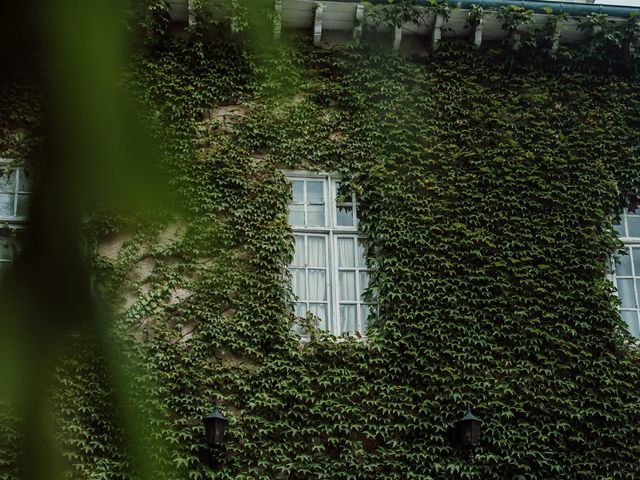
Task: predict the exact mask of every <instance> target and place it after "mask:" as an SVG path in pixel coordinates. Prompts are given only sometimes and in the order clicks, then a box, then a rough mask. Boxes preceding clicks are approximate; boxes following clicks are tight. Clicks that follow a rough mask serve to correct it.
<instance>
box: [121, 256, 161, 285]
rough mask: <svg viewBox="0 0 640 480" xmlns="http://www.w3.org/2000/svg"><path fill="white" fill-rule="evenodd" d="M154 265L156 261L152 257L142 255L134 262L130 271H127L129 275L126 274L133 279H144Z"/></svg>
mask: <svg viewBox="0 0 640 480" xmlns="http://www.w3.org/2000/svg"><path fill="white" fill-rule="evenodd" d="M155 266H156V261H155V259H154V258H153V257H144V258H143V259H142V260H140V261H139V262H138V263H136V265H135V266H134V267H133V269H132V270H131V272H129V275H127V278H129V279H130V280H133V281H141V280H145V279H146V278H148V277H149V275H151V272H153V269H154V268H155Z"/></svg>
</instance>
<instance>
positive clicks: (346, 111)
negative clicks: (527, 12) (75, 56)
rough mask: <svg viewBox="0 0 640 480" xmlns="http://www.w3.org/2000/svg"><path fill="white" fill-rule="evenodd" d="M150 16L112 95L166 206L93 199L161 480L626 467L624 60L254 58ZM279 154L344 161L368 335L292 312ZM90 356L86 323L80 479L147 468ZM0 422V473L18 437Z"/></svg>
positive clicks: (632, 361) (108, 288)
mask: <svg viewBox="0 0 640 480" xmlns="http://www.w3.org/2000/svg"><path fill="white" fill-rule="evenodd" d="M514 13H517V14H518V15H520V13H522V12H520V13H518V12H516V11H515V10H513V9H512V10H509V11H504V12H502V14H503V15H505V17H504V18H505V20H504V21H505V22H506V23H509V22H512V23H510V25H515V24H516V23H518V22H520V21H519V20H518V21H515V20H513V16H512V15H514ZM164 14H165V12H162V15H164ZM523 14H524V13H523ZM510 19H511V20H510ZM512 20H513V21H512ZM145 25H146V24H145ZM155 25H156V26H154V27H153V28H152V29H151V36H152V38H151V39H149V38H147V41H148V42H150V43H151V44H148V45H147V47H145V49H144V50H141V51H140V53H139V55H137V56H135V57H134V58H132V60H131V64H130V68H129V72H128V74H127V85H128V86H129V89H130V91H131V92H132V94H133V95H134V96H135V97H136V98H137V100H138V101H139V102H140V103H141V104H143V105H145V106H146V107H147V109H148V117H147V123H148V124H149V126H150V128H151V129H152V131H153V132H154V135H155V138H156V140H157V142H158V145H159V148H160V153H161V158H160V159H159V161H160V162H161V163H162V164H163V166H164V167H165V168H166V170H167V171H170V172H171V186H172V191H173V193H174V196H175V201H176V203H177V204H178V205H180V213H179V214H176V213H175V212H172V211H167V212H154V214H153V215H147V216H144V218H130V217H129V216H127V215H126V214H123V213H122V212H112V211H104V212H96V214H95V215H94V216H93V217H92V218H91V219H90V222H89V224H88V226H87V230H88V235H89V236H92V237H94V238H95V239H96V242H97V244H98V248H97V251H96V253H95V255H94V258H93V263H94V274H95V285H96V293H97V295H98V296H99V297H100V298H101V299H102V300H103V302H104V304H105V309H106V308H109V309H111V310H113V311H116V312H118V314H117V317H116V320H115V322H114V324H113V325H112V327H111V335H112V336H113V337H114V338H117V339H118V341H119V345H121V348H122V351H123V352H124V353H123V357H124V358H126V359H128V362H127V365H129V367H127V368H130V369H131V370H132V372H134V373H132V374H131V378H133V386H134V387H135V388H132V389H131V390H130V395H131V396H132V399H130V400H131V401H136V402H138V403H139V404H142V405H144V408H145V412H146V413H145V414H146V415H147V416H148V419H149V422H148V423H149V432H147V437H148V438H150V439H151V440H153V442H157V446H156V443H152V445H154V448H153V449H152V453H151V455H152V458H153V462H154V465H155V467H156V468H157V478H164V477H167V478H191V479H200V478H217V479H247V480H248V479H256V478H258V479H274V478H283V479H285V478H287V479H345V480H346V479H370V478H376V479H398V480H400V479H402V480H405V479H429V478H468V479H471V478H475V479H486V478H522V479H525V478H576V479H577V478H633V477H635V476H638V475H640V467H639V464H638V462H637V458H638V456H639V454H640V422H638V421H637V420H638V419H637V413H636V412H638V411H640V398H639V397H638V393H637V392H638V389H639V387H640V378H639V374H640V365H639V363H638V362H639V360H640V359H639V356H638V351H637V346H636V343H635V341H634V340H633V339H632V338H631V337H630V335H629V334H628V333H627V331H626V326H625V325H624V324H623V322H622V321H621V319H620V317H619V314H618V311H617V300H616V299H615V295H614V293H613V289H612V286H611V284H610V282H609V280H607V278H606V275H607V273H608V262H607V259H608V258H610V256H611V255H612V254H613V253H614V252H615V251H616V250H617V249H618V248H619V247H620V244H619V242H618V240H617V239H616V235H615V232H614V231H613V229H612V228H611V226H610V224H611V221H612V219H613V218H614V217H615V216H616V215H617V213H618V212H619V211H620V209H621V207H622V205H624V204H625V203H626V202H627V201H628V200H629V199H630V198H631V197H632V196H633V195H637V194H638V190H639V187H640V175H639V172H640V141H639V139H638V131H639V129H640V93H639V92H640V89H639V88H638V87H639V86H640V78H639V77H638V74H637V73H635V70H634V68H633V67H634V65H633V64H632V63H631V64H630V63H625V64H622V63H616V64H615V65H614V64H610V63H609V62H608V61H607V62H604V61H603V62H594V63H585V62H583V61H582V58H584V57H581V56H580V55H582V53H575V56H569V57H565V58H563V59H562V60H558V61H557V62H556V61H551V60H550V59H549V56H548V55H547V54H546V53H545V52H536V48H535V45H523V46H522V48H520V49H519V51H518V52H517V55H518V56H514V53H513V52H512V51H511V50H505V49H504V47H500V48H498V49H488V50H482V51H478V50H475V49H473V48H471V47H469V46H466V45H458V44H454V43H448V42H447V43H444V45H443V46H442V48H441V49H440V50H438V51H437V52H434V53H433V55H431V56H430V57H428V58H421V59H414V58H409V57H405V56H402V55H394V54H392V53H390V52H388V51H387V50H384V49H378V48H374V47H370V46H367V45H366V43H365V44H363V45H348V46H345V47H342V48H339V49H333V50H317V49H310V48H309V47H307V43H306V42H305V43H297V42H295V41H293V43H291V44H290V45H289V46H287V44H285V43H283V44H281V45H277V46H274V47H273V48H272V49H270V50H269V51H267V52H264V51H262V49H260V48H256V47H255V46H253V45H249V44H246V43H244V42H243V41H242V39H241V38H238V36H236V35H235V34H234V32H232V31H231V29H230V30H229V34H228V35H224V36H220V35H216V36H215V38H214V37H212V36H211V32H208V31H207V28H206V25H204V26H199V27H197V28H201V30H197V28H196V29H194V31H193V32H192V34H191V35H184V36H170V35H164V34H163V35H158V33H159V32H158V30H157V24H155ZM514 31H515V30H514ZM606 41H609V40H608V39H607V40H606ZM616 41H617V40H616ZM589 48H591V47H589ZM525 56H526V57H525ZM521 58H531V59H534V61H531V62H526V63H523V62H514V59H521ZM22 85H27V84H24V83H23V84H22ZM16 88H17V90H15V91H13V93H11V92H9V93H10V94H9V95H2V96H0V99H2V100H1V101H2V102H6V103H7V105H8V107H10V108H6V109H5V108H3V109H2V110H3V111H7V112H12V113H11V115H10V117H9V118H6V119H3V120H2V123H1V124H0V127H1V129H2V134H1V135H0V138H1V140H0V142H1V143H0V146H1V149H2V151H3V152H4V154H6V155H11V156H16V155H25V156H26V155H27V154H28V152H29V148H30V147H29V145H31V143H30V142H36V141H37V137H35V135H29V134H27V133H25V132H31V133H33V132H36V131H37V124H38V117H37V112H38V108H37V106H38V96H37V94H36V93H35V91H33V92H32V94H30V95H27V94H25V95H23V94H22V92H23V91H24V92H26V91H27V90H28V89H27V87H20V88H18V87H16ZM23 88H24V90H23ZM25 98H26V100H24V101H23V99H25ZM24 139H27V140H26V141H23V140H24ZM283 168H301V169H309V170H314V171H320V170H322V171H332V172H337V173H340V174H342V175H343V177H344V179H345V183H346V184H347V185H348V186H349V187H350V188H353V189H354V190H355V191H356V192H357V194H358V196H359V206H360V211H359V214H360V228H361V230H362V233H363V234H364V235H366V237H367V260H368V262H369V265H370V266H371V267H372V284H373V286H374V287H373V288H375V290H376V292H377V310H378V312H379V313H378V315H377V318H372V319H371V323H372V324H373V325H372V327H371V328H370V329H369V331H368V332H367V339H366V340H364V339H362V338H359V337H357V336H356V337H349V336H344V337H342V338H340V339H336V338H334V337H332V336H331V335H329V334H328V333H326V332H323V331H322V330H320V329H318V328H316V327H315V323H314V319H313V318H312V317H310V318H305V319H297V318H295V317H294V316H293V315H292V313H291V310H290V308H289V306H288V301H289V300H290V299H291V290H290V287H289V279H288V277H287V275H286V268H285V267H286V265H287V263H288V262H289V261H290V260H291V256H292V249H293V242H292V235H291V231H290V229H289V227H288V223H287V205H288V202H289V200H290V189H289V187H288V184H287V182H286V181H285V179H284V177H283V174H282V173H281V169H283ZM300 323H302V324H304V325H305V327H306V329H307V330H308V331H309V338H308V339H307V340H304V341H301V340H300V338H299V337H298V335H297V334H296V333H294V328H293V327H294V326H295V324H300ZM95 352H96V348H95V341H94V339H93V338H92V336H91V335H79V336H74V337H72V338H70V339H69V341H68V348H67V349H66V350H65V351H64V352H63V354H62V359H61V361H60V364H59V365H57V366H56V368H57V376H56V377H57V381H56V384H55V385H54V386H53V387H52V391H53V394H52V400H51V401H52V402H53V403H54V404H56V405H58V406H59V408H58V412H59V415H58V416H57V418H56V424H57V428H58V430H59V433H60V441H61V442H62V445H63V447H64V455H65V458H66V460H67V461H68V464H69V476H70V477H71V478H108V479H116V478H118V479H119V478H136V477H137V473H136V465H137V464H136V459H135V456H134V455H132V453H131V449H130V444H131V441H130V438H129V437H128V435H127V432H126V429H125V428H124V427H123V422H122V418H121V412H119V411H118V409H117V408H116V407H115V405H118V402H117V399H115V398H114V395H115V394H114V391H113V388H112V382H113V381H114V379H113V378H111V375H112V372H111V371H110V370H109V369H108V368H106V367H105V361H104V358H105V357H106V356H107V353H106V352H103V353H104V355H105V357H103V356H101V355H95ZM215 401H218V402H220V409H221V410H222V411H223V413H224V414H225V415H226V416H227V417H228V418H229V422H230V425H229V430H228V434H227V437H226V446H225V452H224V454H223V457H222V459H221V468H220V469H219V470H218V471H217V472H212V471H210V470H209V469H208V468H207V467H206V466H204V464H203V461H204V459H205V458H206V448H205V445H204V438H203V432H202V426H201V424H200V418H201V417H202V416H204V415H205V414H206V413H208V411H209V410H210V409H211V408H212V405H213V404H214V402H215ZM466 405H473V407H474V412H475V413H476V414H477V415H478V416H479V417H481V418H482V419H483V420H484V424H483V431H482V437H481V441H480V446H479V447H478V449H477V450H476V452H475V455H474V456H473V458H469V457H468V456H467V455H466V454H465V453H464V452H462V451H460V449H459V448H458V447H457V446H456V444H455V442H454V441H453V438H452V429H453V425H454V424H455V421H456V420H457V419H458V418H459V417H460V416H462V414H463V413H464V409H465V407H466ZM0 432H2V437H3V442H2V443H0V448H1V450H0V458H2V460H1V462H2V463H0V465H1V466H2V470H1V471H0V472H1V474H2V476H3V477H5V478H14V476H15V475H16V473H15V468H16V466H15V449H14V445H15V442H14V440H15V438H17V434H16V429H15V428H13V427H12V425H11V424H9V422H3V425H2V427H1V430H0ZM5 433H6V435H5ZM136 433H137V432H136ZM143 433H144V432H140V434H141V435H142V434H143ZM5 438H6V439H7V440H4V439H5Z"/></svg>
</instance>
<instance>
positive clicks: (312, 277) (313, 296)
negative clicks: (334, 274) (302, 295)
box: [309, 270, 327, 302]
mask: <svg viewBox="0 0 640 480" xmlns="http://www.w3.org/2000/svg"><path fill="white" fill-rule="evenodd" d="M309 300H313V301H316V302H324V301H326V300H327V277H326V273H325V271H324V270H309Z"/></svg>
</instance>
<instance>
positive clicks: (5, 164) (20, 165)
mask: <svg viewBox="0 0 640 480" xmlns="http://www.w3.org/2000/svg"><path fill="white" fill-rule="evenodd" d="M29 168H31V167H30V166H29V165H28V164H26V163H25V162H19V161H16V160H14V159H11V158H2V157H0V175H4V174H5V172H6V171H10V170H14V171H15V172H16V183H15V187H14V191H13V192H12V193H11V192H1V193H2V194H12V195H13V212H14V214H15V215H3V214H1V213H0V222H3V223H8V224H9V226H10V227H13V226H14V225H12V224H15V225H24V224H26V223H27V222H28V221H29V217H28V216H27V215H17V213H18V198H19V195H28V196H29V198H31V197H32V195H33V190H20V171H22V170H25V169H29Z"/></svg>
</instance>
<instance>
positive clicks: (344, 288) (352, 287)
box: [338, 272, 358, 301]
mask: <svg viewBox="0 0 640 480" xmlns="http://www.w3.org/2000/svg"><path fill="white" fill-rule="evenodd" d="M338 277H339V283H340V300H341V301H343V300H346V301H356V300H358V292H357V291H356V272H340V273H339V275H338Z"/></svg>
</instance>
